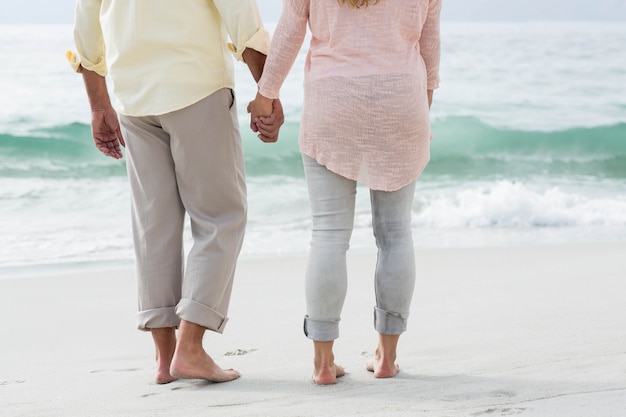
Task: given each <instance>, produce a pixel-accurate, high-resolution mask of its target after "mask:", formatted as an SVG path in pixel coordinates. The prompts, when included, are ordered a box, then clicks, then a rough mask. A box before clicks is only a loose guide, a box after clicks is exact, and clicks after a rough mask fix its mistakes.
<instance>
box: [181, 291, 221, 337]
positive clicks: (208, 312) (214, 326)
mask: <svg viewBox="0 0 626 417" xmlns="http://www.w3.org/2000/svg"><path fill="white" fill-rule="evenodd" d="M176 314H177V315H178V317H180V318H181V319H182V320H185V321H188V322H190V323H194V324H197V325H199V326H202V327H206V328H207V329H208V330H211V331H214V332H216V333H223V332H224V327H225V326H226V323H227V322H228V318H227V317H226V316H224V315H223V314H221V313H220V312H218V311H217V310H214V309H213V308H211V307H209V306H206V305H204V304H202V303H199V302H197V301H194V300H190V299H189V298H183V299H182V300H180V302H179V303H178V305H177V306H176Z"/></svg>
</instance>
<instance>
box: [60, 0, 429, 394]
mask: <svg viewBox="0 0 626 417" xmlns="http://www.w3.org/2000/svg"><path fill="white" fill-rule="evenodd" d="M440 9H441V0H411V1H403V2H398V1H392V0H315V1H311V0H285V1H284V3H283V11H282V16H281V19H280V21H279V23H278V26H277V28H276V31H275V34H274V37H273V40H272V45H271V49H270V51H269V55H268V48H269V36H268V33H267V32H266V31H265V30H264V29H263V25H262V22H261V19H260V14H259V10H258V8H257V5H256V3H255V1H254V0H206V1H199V0H184V1H177V2H171V1H166V0H154V1H151V2H142V1H139V0H124V1H121V0H77V8H76V19H75V41H76V48H77V52H78V53H77V55H75V54H73V53H70V54H69V56H68V57H69V59H70V61H71V62H72V64H73V66H74V68H75V69H76V70H77V71H79V72H82V75H83V79H84V82H85V86H86V90H87V95H88V98H89V103H90V106H91V111H92V113H91V114H92V133H93V137H94V141H95V144H96V146H97V147H98V149H100V151H102V152H103V153H104V154H105V155H108V156H111V157H114V158H121V157H122V152H121V148H120V146H126V148H127V152H126V154H127V168H128V175H129V180H130V185H131V202H132V224H133V237H134V245H135V252H136V263H137V277H138V294H139V313H138V327H139V328H140V329H142V330H146V331H150V332H151V334H152V337H153V340H154V343H155V347H156V352H157V374H156V381H157V382H158V383H168V382H171V381H173V380H175V379H178V378H200V379H206V380H209V381H214V382H225V381H230V380H232V379H235V378H237V377H238V376H239V373H238V372H237V371H235V370H232V369H222V368H221V367H219V366H218V365H217V364H216V363H215V362H214V361H213V359H212V358H211V357H210V356H209V355H208V354H207V353H206V352H205V350H204V348H203V346H202V339H203V335H204V332H205V331H206V330H207V329H209V330H212V331H215V332H219V333H221V332H222V331H223V330H224V326H225V325H226V322H227V320H228V319H227V317H226V314H227V309H228V303H229V299H230V293H231V288H232V282H233V276H234V272H235V264H236V260H237V257H238V254H239V251H240V248H241V243H242V240H243V235H244V229H245V223H246V185H245V174H244V161H243V153H242V145H241V139H240V136H239V130H238V122H237V112H236V107H235V98H234V95H233V87H234V76H233V68H232V65H233V64H232V58H231V57H230V54H234V56H235V57H236V58H237V59H238V60H240V61H243V62H245V63H246V64H247V66H248V67H249V69H250V72H251V74H252V76H253V77H254V79H255V80H256V81H257V82H258V83H259V92H258V94H257V97H256V99H255V100H254V101H252V102H251V103H250V105H249V106H248V111H249V112H250V113H251V127H252V129H253V130H254V131H255V132H258V134H259V138H260V139H261V140H262V141H264V142H275V141H276V140H277V138H278V130H279V128H280V126H281V124H282V123H283V111H282V106H281V104H280V101H279V100H278V96H279V90H280V87H281V84H282V83H283V81H284V80H285V77H286V76H287V74H288V72H289V70H290V68H291V66H292V64H293V62H294V61H295V59H296V56H297V54H298V52H299V50H300V48H301V46H302V43H303V40H304V36H305V33H306V28H307V25H308V26H309V28H310V31H311V33H312V40H311V45H310V50H309V54H308V56H307V61H306V67H305V72H306V78H305V103H304V109H303V115H302V123H301V133H300V139H299V141H300V149H301V152H302V158H303V162H304V169H305V174H306V179H307V184H308V189H309V196H310V203H311V212H312V217H313V226H312V241H311V251H310V255H309V261H308V265H307V270H306V278H305V279H306V316H305V319H304V320H305V326H304V328H305V333H306V335H307V336H308V337H309V338H310V339H312V340H313V343H314V351H315V357H314V381H315V383H317V384H333V383H335V382H336V379H337V377H340V376H342V375H344V373H345V372H344V370H343V368H341V367H340V366H339V365H337V364H335V361H334V356H333V350H332V349H333V342H334V340H335V339H336V338H338V336H339V330H338V329H339V326H338V324H339V319H340V315H341V309H342V306H343V301H344V297H345V294H346V287H347V271H346V251H347V249H348V245H349V240H350V235H351V231H352V227H353V218H354V203H355V194H356V183H357V181H361V182H363V183H364V184H366V185H367V186H368V187H369V188H370V189H371V201H372V224H373V228H374V234H375V237H376V243H377V246H378V248H379V253H378V262H377V267H376V272H375V291H376V304H377V305H376V306H375V308H374V326H375V329H376V331H377V332H378V333H379V341H378V347H377V350H376V355H375V357H374V358H372V359H371V360H370V361H369V362H368V364H367V369H368V370H370V371H372V372H374V375H375V376H376V377H392V376H394V375H396V374H397V373H398V367H397V365H396V363H395V359H396V346H397V343H398V339H399V336H400V334H401V333H402V332H404V331H405V330H406V322H407V317H408V314H409V306H410V302H411V298H412V293H413V287H414V282H415V261H414V250H413V243H412V237H411V227H410V226H411V205H412V200H413V194H414V190H415V181H416V179H417V177H418V176H419V174H420V173H421V172H422V170H423V169H424V167H425V165H426V164H427V162H428V159H429V141H430V124H429V116H428V112H429V107H430V103H431V101H432V92H433V90H434V89H435V88H436V87H437V86H438V67H439V14H440ZM130 11H132V13H130ZM227 36H228V37H229V38H230V41H231V42H232V43H228V41H227V39H226V37H227ZM266 55H267V59H266ZM107 74H110V76H111V78H112V85H113V86H114V93H115V96H116V98H117V102H118V106H117V107H118V111H119V113H120V114H119V123H118V114H117V113H116V112H115V111H114V110H113V107H112V105H111V102H110V100H109V95H108V91H107V83H106V81H105V76H106V75H107ZM185 213H188V214H189V216H190V219H191V228H192V235H193V247H192V248H191V251H190V253H189V256H188V260H187V265H186V267H185V268H183V248H182V231H183V221H184V216H185ZM176 329H178V334H177V333H176Z"/></svg>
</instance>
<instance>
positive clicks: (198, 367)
mask: <svg viewBox="0 0 626 417" xmlns="http://www.w3.org/2000/svg"><path fill="white" fill-rule="evenodd" d="M204 331H205V329H204V327H202V326H199V325H197V324H194V323H190V322H187V321H184V320H182V321H181V324H180V331H179V338H178V344H177V345H176V351H175V352H174V357H173V359H172V363H171V365H170V368H169V372H170V374H171V375H172V376H173V377H175V378H184V379H206V380H207V381H211V382H227V381H232V380H233V379H237V378H239V376H240V375H239V372H237V371H235V370H234V369H222V368H220V367H219V366H218V365H217V364H216V363H215V362H214V361H213V359H212V358H211V357H210V356H209V355H208V354H207V353H206V352H205V351H204V348H203V347H202V337H203V335H204Z"/></svg>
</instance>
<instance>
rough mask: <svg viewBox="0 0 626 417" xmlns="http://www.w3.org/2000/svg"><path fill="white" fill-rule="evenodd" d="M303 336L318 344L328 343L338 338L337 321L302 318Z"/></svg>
mask: <svg viewBox="0 0 626 417" xmlns="http://www.w3.org/2000/svg"><path fill="white" fill-rule="evenodd" d="M304 334H305V335H306V337H308V338H309V339H312V340H316V341H318V342H330V341H331V340H335V339H337V338H338V337H339V319H312V318H311V317H309V316H304Z"/></svg>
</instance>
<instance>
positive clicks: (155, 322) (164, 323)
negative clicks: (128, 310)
mask: <svg viewBox="0 0 626 417" xmlns="http://www.w3.org/2000/svg"><path fill="white" fill-rule="evenodd" d="M179 324H180V319H179V318H178V316H177V315H176V311H175V307H161V308H153V309H150V310H145V311H140V312H139V313H137V328H138V329H139V330H145V331H149V330H151V329H160V328H163V327H178V325H179Z"/></svg>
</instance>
